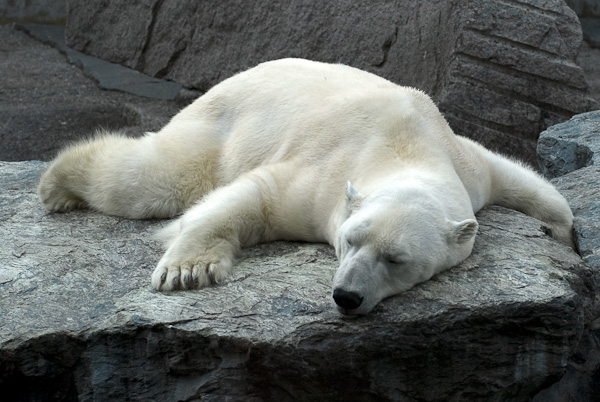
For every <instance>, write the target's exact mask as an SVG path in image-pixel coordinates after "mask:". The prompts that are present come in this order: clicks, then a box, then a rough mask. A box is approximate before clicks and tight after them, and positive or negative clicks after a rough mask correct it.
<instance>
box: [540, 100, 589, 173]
mask: <svg viewBox="0 0 600 402" xmlns="http://www.w3.org/2000/svg"><path fill="white" fill-rule="evenodd" d="M537 157H538V164H539V166H540V168H541V170H542V173H543V174H544V176H546V177H547V178H553V177H559V176H562V175H565V174H567V173H570V172H573V171H575V170H577V169H581V168H583V167H586V166H592V165H595V166H600V111H596V112H590V113H584V114H581V115H577V116H574V117H573V118H572V119H570V120H569V121H566V122H564V123H562V124H557V125H555V126H552V127H550V128H548V129H547V130H546V131H544V132H542V133H541V134H540V139H539V142H538V146H537Z"/></svg>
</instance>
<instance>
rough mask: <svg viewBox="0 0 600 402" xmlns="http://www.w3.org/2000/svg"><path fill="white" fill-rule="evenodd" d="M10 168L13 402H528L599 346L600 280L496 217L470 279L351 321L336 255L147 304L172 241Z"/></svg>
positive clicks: (308, 255) (4, 287) (269, 248)
mask: <svg viewBox="0 0 600 402" xmlns="http://www.w3.org/2000/svg"><path fill="white" fill-rule="evenodd" d="M44 166H45V164H44V163H41V162H13V163H7V162H0V187H1V188H2V189H3V191H2V193H0V237H1V238H2V239H3V245H2V247H0V261H1V263H0V264H1V269H0V314H1V315H2V316H1V318H0V362H1V363H0V393H1V395H2V396H3V400H7V401H13V400H14V401H16V400H27V401H44V400H55V401H71V400H79V401H91V400H94V401H114V400H132V401H135V400H139V401H147V400H163V401H176V400H187V401H199V400H228V401H237V400H240V401H241V400H243V401H262V400H277V401H292V400H295V401H313V400H331V401H334V400H349V399H353V398H360V399H361V400H365V401H383V400H395V401H458V400H473V401H476V400H482V401H506V400H514V401H525V400H529V399H530V398H531V396H533V395H534V394H536V393H537V392H538V391H540V390H541V389H543V388H545V387H547V386H549V385H550V384H552V383H554V382H556V381H557V380H558V379H560V378H561V377H562V376H563V375H564V373H565V372H566V371H567V370H568V368H569V364H570V363H569V362H570V356H571V355H572V354H573V353H574V352H575V351H576V350H577V349H578V347H579V340H580V339H581V338H582V337H585V335H586V334H587V333H588V332H586V331H588V328H589V325H590V319H591V318H590V317H591V311H592V310H593V309H594V304H593V303H594V302H595V300H594V297H595V293H594V292H595V291H596V287H595V286H596V284H595V283H594V282H593V274H592V270H591V269H590V268H589V267H587V266H585V265H584V264H583V262H582V260H581V259H580V258H579V256H577V255H576V254H575V253H573V252H572V251H571V250H570V249H568V248H566V247H564V246H562V245H560V244H558V243H556V242H555V241H554V240H552V239H550V238H549V237H548V236H547V235H546V234H545V233H544V232H545V229H544V228H543V225H542V224H541V223H540V222H538V221H536V220H534V219H531V218H529V217H526V216H523V215H522V214H519V213H517V212H514V211H509V210H506V209H502V208H498V207H493V208H490V209H487V210H485V211H482V212H481V213H480V214H479V215H478V219H479V221H480V225H481V228H480V233H479V235H478V238H477V241H476V245H475V250H474V253H473V255H472V256H471V257H470V258H469V259H468V260H467V261H465V262H464V263H463V264H461V265H460V266H458V267H456V268H454V269H451V270H449V271H447V272H446V273H443V274H441V275H438V276H437V277H435V278H434V279H433V280H431V281H428V282H426V283H424V284H422V285H420V286H417V287H416V288H414V289H412V290H410V291H408V292H406V293H404V294H402V295H399V296H396V297H393V298H390V299H388V300H386V301H384V302H383V303H381V304H380V305H379V306H378V307H377V308H376V309H375V310H374V312H373V313H372V314H370V315H368V316H366V317H361V318H358V319H345V318H343V317H340V316H339V315H337V314H336V313H335V312H334V310H333V309H332V308H331V302H330V296H329V294H330V282H331V277H332V274H333V272H334V270H335V268H336V266H337V261H336V259H335V256H334V254H333V252H332V250H331V248H330V247H329V246H327V245H307V244H297V243H272V244H266V245H261V246H259V247H255V248H252V249H250V250H247V251H246V252H245V254H244V256H243V259H242V260H241V262H240V264H239V265H238V266H236V268H235V270H234V272H233V275H232V277H231V278H230V279H229V280H228V281H227V282H226V283H224V284H222V285H220V286H216V287H212V288H208V289H203V290H200V291H190V292H176V293H171V294H163V293H159V292H156V291H153V290H152V289H151V288H150V286H149V275H150V273H151V271H152V269H153V265H154V264H155V262H156V261H157V259H158V258H159V256H160V250H159V248H158V245H157V244H156V243H155V242H154V241H153V240H152V239H151V233H152V232H153V231H154V230H155V229H156V228H157V227H160V226H162V225H163V224H164V223H163V222H159V221H130V220H125V219H120V218H115V217H109V216H104V215H99V214H96V213H92V212H89V211H78V212H74V213H70V214H48V213H47V212H46V211H45V210H43V207H42V205H41V204H40V203H39V201H38V200H37V197H36V195H35V190H34V189H35V185H36V182H37V180H38V177H39V175H40V172H41V170H42V169H43V168H44Z"/></svg>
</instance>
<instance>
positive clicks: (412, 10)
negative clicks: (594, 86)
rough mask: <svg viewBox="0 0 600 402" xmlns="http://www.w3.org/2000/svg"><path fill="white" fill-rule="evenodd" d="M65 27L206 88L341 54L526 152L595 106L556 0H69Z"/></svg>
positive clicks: (89, 42)
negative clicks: (257, 68) (278, 63)
mask: <svg viewBox="0 0 600 402" xmlns="http://www.w3.org/2000/svg"><path fill="white" fill-rule="evenodd" d="M173 21H177V23H176V24H174V23H173ZM66 34H67V43H68V44H69V45H70V46H72V47H74V48H75V49H77V50H81V51H83V52H86V53H89V54H93V55H96V56H99V57H101V58H104V59H106V60H109V61H112V62H115V63H120V64H123V65H126V66H128V67H131V68H135V69H138V70H140V71H143V72H145V73H147V74H150V75H153V76H156V77H159V78H166V79H170V80H174V81H176V82H179V83H181V84H183V85H185V86H188V87H194V88H198V89H200V90H203V91H205V90H207V89H208V88H209V87H211V86H213V85H215V84H216V83H218V82H219V81H221V80H223V79H225V78H227V77H229V76H231V75H232V74H234V73H236V72H239V71H241V70H244V69H246V68H249V67H252V66H254V65H256V64H258V63H260V62H262V61H266V60H271V59H276V58H281V57H303V58H310V59H314V60H321V61H327V62H343V63H345V64H350V65H353V66H356V67H359V68H361V69H364V70H368V71H371V72H374V73H376V74H378V75H381V76H383V77H385V78H388V79H390V80H392V81H394V82H396V83H398V84H402V85H411V86H415V87H418V88H421V89H423V90H425V91H426V92H428V93H429V94H430V95H432V97H433V98H434V100H435V101H436V102H437V103H438V104H439V105H440V107H441V109H442V111H443V112H445V114H446V117H447V118H448V120H449V122H450V125H451V126H452V127H453V129H454V130H455V131H456V132H457V133H459V134H462V135H465V136H468V137H471V138H474V139H476V140H478V141H480V142H482V143H483V144H485V145H487V146H488V147H491V148H493V149H496V150H502V151H503V152H505V153H509V154H512V155H516V156H520V157H521V158H524V159H526V160H528V161H530V162H532V163H533V162H534V160H535V142H536V139H537V135H538V134H539V133H540V132H541V131H542V130H544V129H545V128H547V127H549V126H551V125H553V124H555V123H558V122H561V121H564V120H566V119H568V118H569V117H571V116H572V115H573V114H576V113H581V112H586V111H589V110H593V109H597V108H598V104H597V103H596V102H595V101H594V100H592V99H591V98H589V97H588V93H587V84H586V81H585V78H584V76H583V73H582V70H581V69H580V68H579V67H578V66H577V64H575V62H574V60H575V57H576V54H577V50H578V49H579V46H580V44H581V38H582V33H581V27H580V24H579V20H578V19H577V16H576V15H575V13H574V12H573V11H572V10H571V9H570V8H569V7H568V6H567V5H566V4H565V3H564V2H563V1H562V0H551V1H547V0H510V1H499V0H484V1H482V0H451V1H445V2H439V1H437V0H426V1H418V2H415V1H411V0H403V1H396V2H388V1H375V2H374V1H372V0H360V1H353V2H322V1H316V0H291V1H288V2H286V3H285V4H283V3H282V4H279V3H277V4H275V3H273V2H270V1H258V2H240V1H238V0H225V1H223V0H212V1H203V2H197V1H194V0H184V1H180V0H176V1H175V0H146V1H140V2H131V1H127V0H115V1H111V2H110V3H106V2H105V1H100V0H96V1H87V0H86V1H84V0H73V1H71V2H70V3H69V15H68V22H67V30H66Z"/></svg>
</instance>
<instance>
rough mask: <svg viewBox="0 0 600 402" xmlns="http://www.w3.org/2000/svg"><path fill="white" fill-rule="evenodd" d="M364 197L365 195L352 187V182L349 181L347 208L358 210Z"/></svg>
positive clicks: (347, 186)
mask: <svg viewBox="0 0 600 402" xmlns="http://www.w3.org/2000/svg"><path fill="white" fill-rule="evenodd" d="M363 198H364V197H363V195H362V194H361V193H359V192H358V191H357V190H356V189H355V188H354V187H352V183H350V182H349V181H348V184H347V185H346V208H347V209H348V211H356V210H357V209H358V208H359V207H360V203H361V202H362V200H363Z"/></svg>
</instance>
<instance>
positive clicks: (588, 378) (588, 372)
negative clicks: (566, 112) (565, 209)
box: [535, 111, 600, 402]
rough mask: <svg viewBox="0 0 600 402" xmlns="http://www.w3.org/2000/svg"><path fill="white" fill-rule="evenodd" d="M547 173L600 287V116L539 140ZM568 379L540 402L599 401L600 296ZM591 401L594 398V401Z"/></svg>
mask: <svg viewBox="0 0 600 402" xmlns="http://www.w3.org/2000/svg"><path fill="white" fill-rule="evenodd" d="M538 159H539V162H540V166H541V167H542V171H543V172H544V174H545V175H546V177H548V178H553V179H552V182H553V183H554V184H555V185H556V186H557V187H558V189H559V190H560V192H561V193H562V194H563V195H564V196H565V197H566V198H567V199H568V200H569V204H570V206H571V209H572V210H573V214H574V215H575V219H574V222H573V226H574V229H575V233H576V236H575V239H576V242H577V248H578V249H579V253H580V254H581V256H582V257H583V259H584V261H585V262H586V264H587V265H588V266H590V267H591V268H592V273H593V276H594V277H593V282H594V283H595V284H596V285H595V286H598V285H600V198H599V196H598V195H599V194H600V166H599V165H600V111H597V112H591V113H585V114H582V115H579V116H575V117H573V118H572V119H571V120H569V121H567V122H564V123H562V124H558V125H556V126H553V127H550V128H549V129H548V130H546V131H544V132H543V133H541V134H540V141H539V144H538ZM594 297H595V299H596V301H595V302H594V307H593V308H592V310H591V311H592V313H591V322H592V325H591V326H590V327H589V330H587V331H584V333H583V334H582V338H581V340H580V341H579V345H578V347H577V350H576V351H575V353H574V354H573V356H572V358H571V364H569V366H568V370H567V372H566V374H565V375H564V376H563V378H562V379H561V380H560V381H559V382H557V383H555V384H554V385H553V386H551V387H550V388H549V389H548V390H546V391H544V392H541V393H540V394H539V395H538V396H537V399H535V402H562V401H588V400H595V399H597V398H598V395H600V346H599V345H598V339H600V292H598V289H597V288H596V289H595V296H594ZM592 395H593V396H594V397H592Z"/></svg>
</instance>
